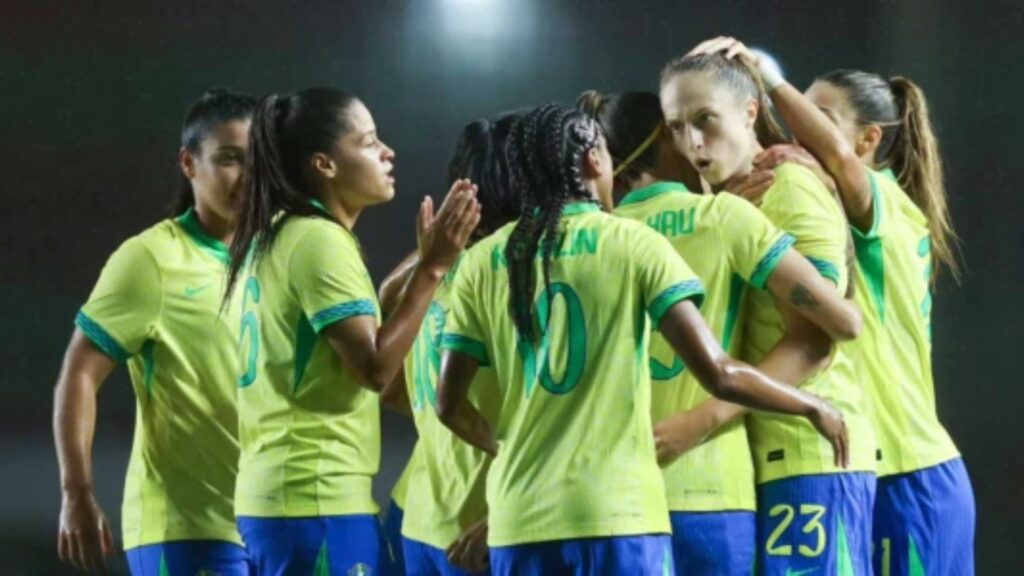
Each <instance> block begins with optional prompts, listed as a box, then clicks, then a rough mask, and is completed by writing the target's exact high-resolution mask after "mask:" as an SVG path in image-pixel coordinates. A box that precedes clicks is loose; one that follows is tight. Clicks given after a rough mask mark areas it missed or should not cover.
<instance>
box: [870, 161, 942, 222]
mask: <svg viewBox="0 0 1024 576" xmlns="http://www.w3.org/2000/svg"><path fill="white" fill-rule="evenodd" d="M868 174H869V175H870V178H871V185H872V186H873V187H875V189H876V192H877V195H876V198H877V201H878V202H879V203H880V204H881V205H882V207H883V210H885V212H886V213H890V214H899V215H902V216H903V217H904V218H906V219H907V220H909V221H911V222H913V223H914V224H917V225H919V226H927V225H928V218H927V217H926V216H925V215H924V212H922V211H921V208H920V207H919V206H918V205H917V204H915V203H914V201H913V200H911V199H910V196H909V195H907V192H906V191H905V190H904V189H903V187H902V186H900V183H899V182H898V181H897V180H896V176H895V175H894V174H893V173H892V170H888V169H887V170H882V171H876V170H871V169H870V168H869V169H868Z"/></svg>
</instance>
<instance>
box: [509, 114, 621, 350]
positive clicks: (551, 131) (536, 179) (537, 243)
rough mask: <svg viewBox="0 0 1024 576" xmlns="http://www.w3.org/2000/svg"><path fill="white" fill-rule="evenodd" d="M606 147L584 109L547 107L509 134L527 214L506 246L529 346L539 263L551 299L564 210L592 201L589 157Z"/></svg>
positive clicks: (517, 313)
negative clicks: (588, 186)
mask: <svg viewBox="0 0 1024 576" xmlns="http://www.w3.org/2000/svg"><path fill="white" fill-rule="evenodd" d="M600 145H601V130H600V128H599V127H598V125H597V123H596V122H594V120H592V119H591V118H589V117H588V116H587V115H585V114H584V113H583V112H581V111H580V110H577V109H574V108H567V107H565V106H561V105H558V104H545V105H544V106H541V107H539V108H535V109H533V110H531V111H529V112H527V113H526V114H524V115H523V117H522V118H520V119H519V120H518V121H517V122H516V123H515V124H514V125H513V126H512V130H511V132H510V133H509V142H508V165H509V172H510V173H511V177H512V187H513V189H514V190H515V191H516V193H517V194H518V195H519V196H520V198H521V199H522V211H521V213H520V217H519V220H518V222H516V226H515V228H514V229H513V230H512V234H511V236H509V239H508V244H507V245H506V246H505V259H506V261H507V262H508V276H509V286H510V293H511V297H510V302H509V305H510V308H511V310H510V311H511V314H512V319H513V321H514V322H515V326H516V329H517V330H518V331H519V334H520V335H522V336H523V337H525V338H526V339H527V340H529V341H530V342H536V341H537V340H538V338H539V336H540V335H539V330H537V328H536V327H535V325H534V318H533V296H534V290H535V288H536V284H537V276H536V272H537V268H536V264H535V260H536V257H537V254H538V252H539V253H540V254H541V262H542V263H541V269H542V271H543V278H544V293H545V296H546V297H547V298H548V299H549V304H550V298H551V295H550V291H549V289H550V286H551V261H552V259H553V257H554V254H555V251H556V250H557V249H558V245H559V241H560V238H559V236H560V235H559V230H558V225H559V222H560V220H561V217H562V209H563V208H564V207H565V205H566V204H567V203H569V202H571V201H574V200H592V196H591V194H590V192H589V191H588V190H587V189H586V187H585V186H584V184H583V161H584V156H585V155H586V154H587V152H588V151H590V150H591V149H593V148H595V147H597V146H600ZM547 310H548V314H549V315H550V313H551V306H550V305H549V306H548V307H547Z"/></svg>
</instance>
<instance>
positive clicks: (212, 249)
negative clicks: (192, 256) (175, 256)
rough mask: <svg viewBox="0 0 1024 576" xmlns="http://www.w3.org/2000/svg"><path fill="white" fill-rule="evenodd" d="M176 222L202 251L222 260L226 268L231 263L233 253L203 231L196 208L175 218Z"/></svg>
mask: <svg viewBox="0 0 1024 576" xmlns="http://www.w3.org/2000/svg"><path fill="white" fill-rule="evenodd" d="M175 222H177V223H178V225H179V226H181V228H182V229H183V230H184V231H185V233H186V234H188V237H189V238H190V239H191V240H192V241H193V242H195V244H196V246H198V247H199V248H200V249H201V250H203V251H204V252H206V253H207V254H209V255H211V256H213V257H214V258H216V259H217V260H220V261H221V263H223V264H224V265H225V266H227V265H228V264H230V263H231V253H230V252H228V247H227V245H226V244H224V243H223V242H221V241H220V240H217V239H216V238H214V237H212V236H210V235H209V234H207V233H206V230H203V226H202V224H200V223H199V217H197V216H196V209H195V207H191V208H189V209H188V210H186V211H185V213H184V214H182V215H181V216H178V217H177V218H175Z"/></svg>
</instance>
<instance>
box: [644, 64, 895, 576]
mask: <svg viewBox="0 0 1024 576" xmlns="http://www.w3.org/2000/svg"><path fill="white" fill-rule="evenodd" d="M762 102H763V89H762V87H761V86H760V84H759V80H758V76H757V72H756V70H753V69H751V68H750V67H749V66H748V65H746V64H744V62H742V61H739V60H733V59H728V58H726V56H724V55H722V54H718V53H709V52H708V51H706V50H705V49H704V47H703V46H700V47H698V48H697V49H696V50H694V51H693V52H691V53H690V54H689V55H687V56H685V57H682V58H678V59H675V60H673V61H671V62H669V63H668V64H667V65H666V66H665V68H664V70H663V72H662V79H661V104H662V111H663V113H664V115H665V121H666V124H667V126H668V128H669V130H670V131H671V133H672V135H673V138H674V140H675V142H676V145H677V146H678V147H679V149H680V151H682V152H683V154H684V155H685V156H686V157H687V159H688V160H689V161H690V162H691V163H692V164H693V165H694V166H695V167H696V168H697V169H698V171H699V172H700V173H701V175H702V176H703V177H704V178H705V179H706V180H707V181H708V182H709V183H710V184H711V186H712V188H713V189H715V190H716V191H717V190H727V189H728V188H729V183H730V181H732V180H734V179H736V178H738V177H742V176H743V175H744V174H747V173H749V172H750V171H751V170H752V169H753V159H754V157H755V155H756V154H758V153H759V152H760V151H761V150H762V146H763V145H767V144H772V143H777V142H781V141H782V138H781V134H780V132H779V131H778V127H777V126H775V125H774V123H773V122H771V116H770V115H769V114H767V113H766V112H765V111H764V109H763V108H762V106H761V103H762ZM773 133H774V135H773ZM775 175H776V179H775V182H774V183H773V184H772V187H771V188H770V189H769V190H768V191H767V192H766V193H765V195H764V197H763V201H762V202H761V210H762V212H763V213H764V214H765V215H766V216H768V218H769V219H770V220H771V221H772V223H773V224H775V225H776V226H777V227H779V228H781V229H782V230H785V231H786V232H787V233H789V234H791V235H792V236H793V237H795V238H796V244H795V246H796V248H797V250H799V251H800V253H801V254H803V255H804V256H805V257H807V258H808V259H809V260H810V261H811V263H812V264H814V266H815V268H817V269H818V271H819V272H820V273H821V275H822V276H824V277H825V278H828V279H829V280H831V281H832V282H833V283H834V284H835V285H836V289H837V290H838V291H839V293H845V292H846V291H847V283H848V280H849V278H848V273H847V266H848V259H847V247H848V233H847V231H846V228H847V226H846V219H845V217H844V215H843V212H842V208H841V206H840V205H839V203H838V201H837V200H836V199H835V198H834V197H833V196H832V195H831V194H830V193H829V192H828V190H827V189H826V188H825V187H824V186H823V185H822V183H821V181H820V180H819V179H818V178H816V177H815V176H814V174H813V173H812V172H811V171H810V170H808V169H806V168H804V167H802V166H797V165H795V164H784V165H782V166H779V167H778V168H777V169H776V170H775ZM748 308H749V317H748V321H747V323H746V328H747V332H746V335H745V341H744V349H745V352H744V357H745V359H747V360H749V361H752V362H759V361H760V360H761V359H763V358H764V357H765V356H766V355H767V354H768V352H769V350H770V349H771V348H772V347H773V346H775V345H776V344H777V343H778V341H779V339H780V337H781V336H782V334H783V331H784V326H785V324H784V321H783V316H782V314H781V312H784V310H783V309H781V308H779V307H778V306H776V304H775V302H774V301H773V300H772V298H771V297H770V295H768V294H766V293H761V292H755V293H752V294H751V295H750V305H749V306H748ZM803 388H804V389H807V390H810V391H813V392H816V393H819V394H821V395H822V396H824V397H825V398H828V399H829V400H831V401H832V402H834V403H836V404H837V405H838V406H840V407H841V409H842V410H843V412H844V415H845V416H846V418H847V424H848V426H849V427H850V437H851V446H850V466H849V468H848V469H843V468H840V467H837V466H835V464H834V462H833V459H832V458H831V457H830V455H829V454H828V451H827V447H826V446H823V445H821V443H820V441H819V439H818V438H817V437H816V435H815V433H814V431H813V430H812V429H811V428H810V427H809V426H807V425H806V424H805V423H804V422H801V421H799V420H797V419H794V418H789V417H785V416H776V415H766V414H752V415H751V416H750V417H749V418H748V419H747V427H748V430H749V433H750V439H751V445H752V448H753V453H754V466H755V470H756V474H757V481H758V530H757V533H758V540H759V541H758V550H757V565H758V570H759V571H761V572H763V573H765V574H780V575H781V574H787V573H792V572H793V571H800V570H820V571H821V572H822V574H846V573H851V571H852V573H856V574H867V573H869V572H870V570H871V568H870V554H871V550H870V535H871V508H872V504H873V501H874V488H875V476H874V463H875V462H874V460H875V459H874V455H875V443H874V438H873V433H872V430H871V426H870V423H869V422H868V420H867V418H866V415H865V411H864V409H863V407H862V394H861V390H860V386H859V384H858V382H857V379H856V375H855V373H854V367H853V365H852V362H851V360H850V358H849V357H848V356H847V354H846V353H845V351H844V350H843V347H842V346H838V347H836V350H835V351H834V353H833V357H832V359H831V363H830V365H829V366H828V368H826V369H825V370H823V371H822V372H821V373H819V374H818V375H816V376H815V377H813V378H811V379H810V380H809V381H807V382H806V383H805V384H804V385H803Z"/></svg>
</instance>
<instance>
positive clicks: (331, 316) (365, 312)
mask: <svg viewBox="0 0 1024 576" xmlns="http://www.w3.org/2000/svg"><path fill="white" fill-rule="evenodd" d="M376 314H377V306H376V304H374V303H373V301H372V300H370V299H368V298H364V299H362V300H353V301H351V302H345V303H342V304H335V305H334V306H331V307H330V308H326V309H324V310H321V311H319V312H317V313H316V314H314V315H313V318H312V319H311V320H310V321H309V323H310V324H312V325H313V330H316V333H317V334H319V333H320V331H321V330H323V329H324V328H326V327H327V326H329V325H331V324H334V323H335V322H341V321H342V320H347V319H348V318H351V317H353V316H376Z"/></svg>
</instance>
